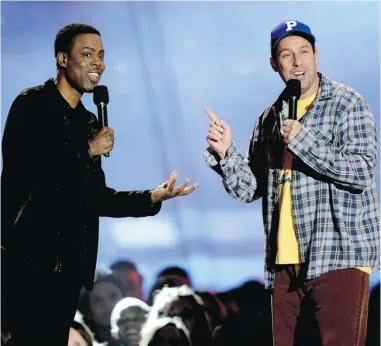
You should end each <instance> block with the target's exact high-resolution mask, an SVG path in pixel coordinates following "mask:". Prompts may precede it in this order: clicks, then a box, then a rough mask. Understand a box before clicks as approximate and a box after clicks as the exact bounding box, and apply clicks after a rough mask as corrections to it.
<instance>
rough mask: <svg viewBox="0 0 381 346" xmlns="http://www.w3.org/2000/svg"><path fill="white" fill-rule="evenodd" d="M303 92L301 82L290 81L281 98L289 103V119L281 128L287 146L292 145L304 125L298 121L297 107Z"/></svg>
mask: <svg viewBox="0 0 381 346" xmlns="http://www.w3.org/2000/svg"><path fill="white" fill-rule="evenodd" d="M301 92H302V90H301V83H300V81H299V80H297V79H290V80H289V81H288V82H287V85H286V88H285V89H284V91H283V92H282V94H281V96H280V97H281V99H283V100H286V101H287V103H288V119H287V120H286V121H285V122H284V123H283V124H282V127H281V134H282V135H283V142H284V143H285V144H288V143H290V142H291V141H292V140H293V139H294V138H295V136H296V135H297V134H298V133H299V131H300V130H301V128H302V124H301V123H300V122H299V121H298V120H297V105H298V100H299V98H300V95H301Z"/></svg>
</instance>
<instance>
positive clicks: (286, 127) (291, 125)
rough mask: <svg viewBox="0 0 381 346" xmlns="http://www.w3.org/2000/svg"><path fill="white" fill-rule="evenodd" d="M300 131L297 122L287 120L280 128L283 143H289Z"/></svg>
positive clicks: (300, 127) (300, 126)
mask: <svg viewBox="0 0 381 346" xmlns="http://www.w3.org/2000/svg"><path fill="white" fill-rule="evenodd" d="M301 129H302V124H301V123H300V122H299V121H298V120H290V119H287V120H286V121H285V122H284V123H283V127H282V135H283V142H284V143H286V144H288V143H290V142H291V141H292V140H293V139H294V138H295V136H296V135H297V134H298V133H299V132H300V130H301Z"/></svg>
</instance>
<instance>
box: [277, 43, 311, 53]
mask: <svg viewBox="0 0 381 346" xmlns="http://www.w3.org/2000/svg"><path fill="white" fill-rule="evenodd" d="M304 48H310V47H309V46H308V45H307V44H304V45H303V46H301V47H300V49H304ZM285 50H290V48H283V49H281V50H280V51H279V52H278V55H280V54H281V53H282V52H284V51H285Z"/></svg>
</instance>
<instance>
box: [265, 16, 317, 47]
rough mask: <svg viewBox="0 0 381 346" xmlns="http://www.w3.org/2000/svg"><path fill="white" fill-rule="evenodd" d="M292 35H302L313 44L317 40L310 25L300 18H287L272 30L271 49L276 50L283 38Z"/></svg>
mask: <svg viewBox="0 0 381 346" xmlns="http://www.w3.org/2000/svg"><path fill="white" fill-rule="evenodd" d="M291 35H296V36H301V37H303V38H305V39H306V40H308V41H309V42H311V44H314V43H315V40H316V39H315V36H314V35H313V34H312V32H311V29H310V27H309V26H308V25H306V24H304V23H302V22H300V21H298V20H286V21H284V22H282V23H280V24H279V25H278V26H277V27H275V28H274V29H273V30H272V31H271V50H274V49H275V48H276V46H277V45H278V43H279V42H280V41H281V40H283V39H284V38H285V37H287V36H291Z"/></svg>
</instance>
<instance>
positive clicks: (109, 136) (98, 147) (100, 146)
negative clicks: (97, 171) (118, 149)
mask: <svg viewBox="0 0 381 346" xmlns="http://www.w3.org/2000/svg"><path fill="white" fill-rule="evenodd" d="M89 146H90V151H91V155H93V156H98V155H103V154H106V153H108V152H109V151H111V150H112V148H113V147H114V130H113V129H110V128H109V127H103V128H102V129H101V130H100V131H99V132H98V133H97V134H96V135H95V137H94V138H93V140H92V141H90V142H89Z"/></svg>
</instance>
